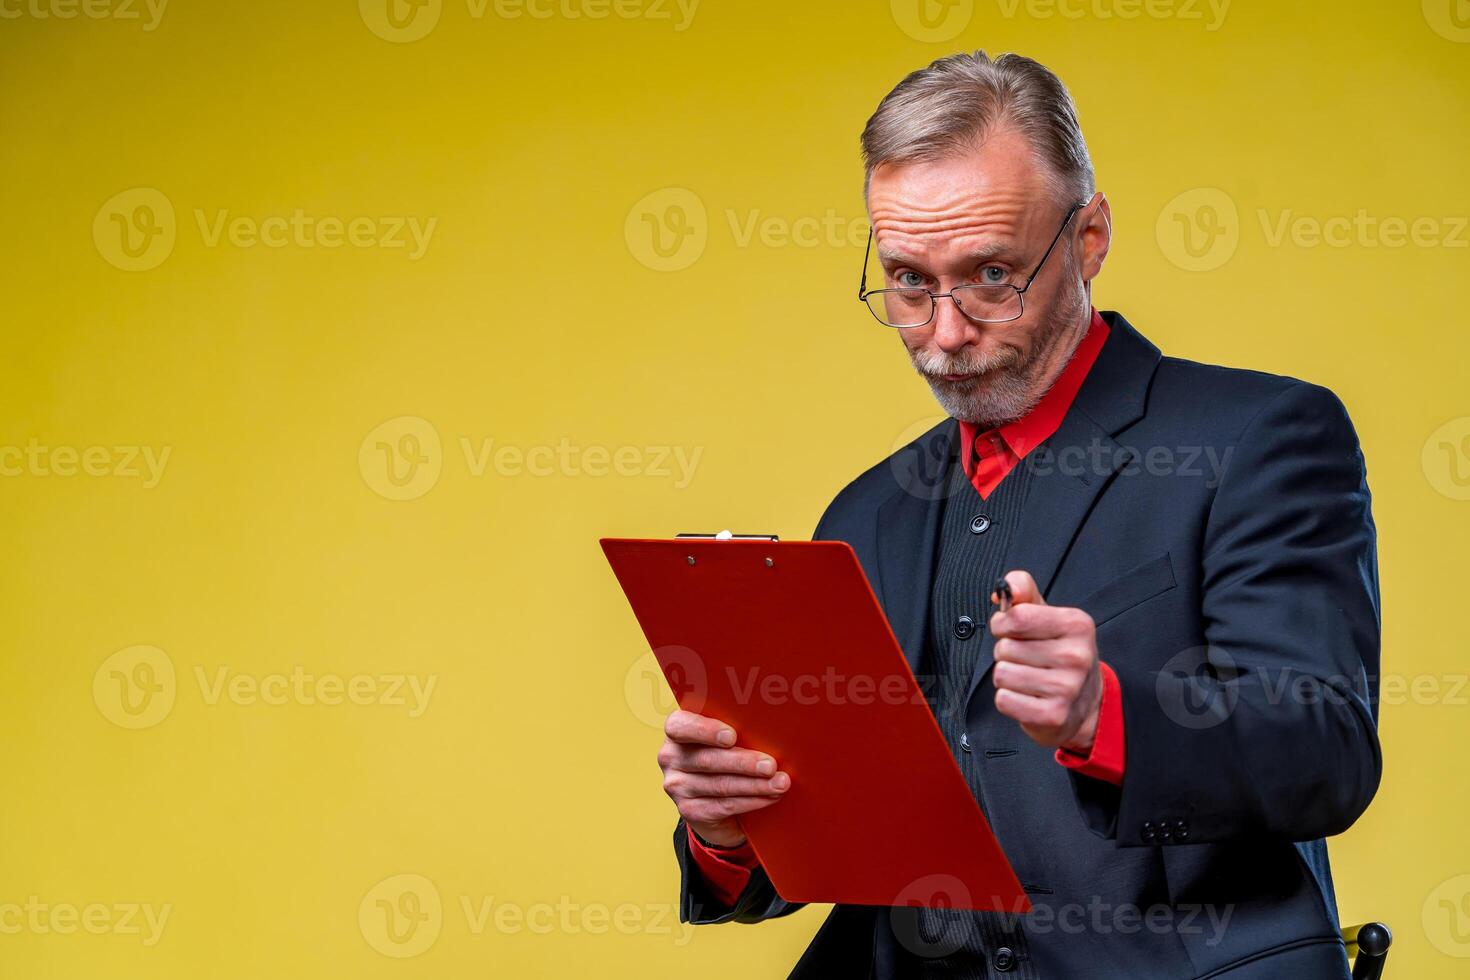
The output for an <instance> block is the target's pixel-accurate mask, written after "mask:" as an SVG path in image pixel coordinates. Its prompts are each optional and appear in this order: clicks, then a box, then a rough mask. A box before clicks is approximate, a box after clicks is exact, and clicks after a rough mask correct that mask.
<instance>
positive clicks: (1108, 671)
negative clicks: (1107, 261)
mask: <svg viewBox="0 0 1470 980" xmlns="http://www.w3.org/2000/svg"><path fill="white" fill-rule="evenodd" d="M1107 339H1108V325H1107V323H1105V322H1104V321H1103V318H1102V317H1101V316H1099V315H1098V312H1097V310H1093V311H1092V321H1091V323H1089V324H1088V328H1087V333H1086V334H1084V335H1083V337H1082V340H1081V342H1079V343H1078V344H1077V349H1076V350H1075V351H1074V352H1073V354H1072V357H1071V359H1070V360H1069V361H1068V362H1067V366H1066V367H1064V368H1063V369H1062V373H1061V374H1060V375H1058V376H1057V380H1056V381H1055V382H1054V383H1053V384H1052V386H1051V388H1050V389H1048V391H1047V393H1046V394H1045V395H1043V396H1042V399H1041V401H1039V402H1038V403H1037V404H1036V406H1035V407H1034V408H1033V409H1032V410H1031V411H1030V412H1028V413H1027V414H1026V416H1025V417H1024V418H1021V419H1018V420H1017V421H1015V422H1011V423H1009V424H1007V425H1002V426H1000V427H999V428H993V429H985V430H984V431H980V430H978V429H977V428H976V426H975V425H974V424H972V423H970V422H963V421H962V422H960V424H959V427H960V451H961V459H962V461H963V465H964V468H965V475H966V476H968V477H969V478H970V482H971V483H972V484H974V486H975V491H976V492H977V493H978V494H980V497H981V499H982V500H983V499H985V498H987V497H989V496H990V494H991V493H992V492H993V491H994V490H995V488H996V487H997V486H998V485H999V484H1000V482H1001V480H1003V479H1005V477H1006V474H1008V473H1010V472H1011V470H1013V469H1015V467H1016V464H1017V463H1019V462H1020V461H1021V460H1023V459H1025V458H1026V455H1027V454H1028V453H1030V452H1031V451H1032V450H1033V449H1035V448H1036V447H1037V446H1039V445H1041V444H1042V443H1043V442H1045V441H1046V440H1047V439H1049V438H1051V436H1052V434H1053V433H1054V432H1056V431H1057V428H1058V427H1060V426H1061V424H1062V419H1063V418H1065V417H1066V415H1067V410H1068V409H1070V408H1071V407H1072V401H1073V399H1074V398H1076V397H1077V391H1078V390H1079V389H1080V388H1081V387H1082V382H1083V380H1085V379H1086V377H1087V372H1088V371H1089V370H1091V368H1092V365H1093V362H1094V361H1096V360H1097V355H1098V352H1099V351H1101V350H1102V346H1103V342H1104V341H1106V340H1107ZM1098 667H1099V673H1101V675H1102V688H1103V690H1102V705H1101V706H1100V708H1099V713H1098V719H1097V732H1096V733H1095V735H1094V736H1093V741H1092V750H1091V752H1089V753H1088V754H1087V755H1081V754H1079V753H1075V752H1071V751H1068V750H1066V749H1058V750H1057V752H1056V756H1055V758H1056V761H1057V762H1058V763H1060V764H1061V765H1063V766H1066V767H1067V768H1068V769H1071V770H1072V771H1074V772H1077V773H1080V774H1082V775H1084V776H1090V777H1092V778H1094V779H1102V780H1105V781H1107V782H1110V783H1113V784H1114V785H1122V783H1123V759H1124V742H1123V703H1122V692H1121V689H1120V688H1119V686H1118V676H1117V675H1116V674H1114V673H1113V670H1112V668H1111V667H1109V666H1108V665H1107V664H1105V663H1100V664H1099V665H1098ZM689 851H690V853H691V855H693V857H694V861H695V863H696V864H697V865H699V870H700V872H701V873H703V875H704V877H705V881H706V882H707V883H708V884H709V887H710V891H711V892H712V893H713V894H714V895H715V897H716V898H718V899H719V900H720V901H721V902H723V903H724V904H725V905H734V904H735V900H736V899H738V898H739V897H740V893H741V892H742V891H744V890H745V885H746V883H747V882H749V881H750V872H751V870H752V869H754V868H755V867H756V866H757V865H758V864H759V863H760V862H759V860H758V859H757V858H756V856H755V850H754V849H753V848H752V847H751V846H750V844H749V842H747V843H744V844H741V845H740V846H739V847H731V848H724V847H718V848H717V847H713V846H710V845H706V844H705V843H704V842H703V841H701V840H700V839H699V837H698V836H697V835H695V834H693V833H691V834H689Z"/></svg>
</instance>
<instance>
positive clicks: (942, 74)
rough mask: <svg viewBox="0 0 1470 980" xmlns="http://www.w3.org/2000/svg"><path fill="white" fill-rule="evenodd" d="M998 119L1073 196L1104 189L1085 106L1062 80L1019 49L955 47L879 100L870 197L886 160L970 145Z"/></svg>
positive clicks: (868, 146)
mask: <svg viewBox="0 0 1470 980" xmlns="http://www.w3.org/2000/svg"><path fill="white" fill-rule="evenodd" d="M998 125H1007V126H1010V127H1012V128H1013V129H1014V130H1015V132H1016V133H1018V134H1019V135H1020V136H1021V137H1022V138H1023V139H1025V140H1026V142H1027V143H1029V144H1030V145H1031V147H1032V148H1033V149H1034V150H1035V152H1036V155H1037V157H1038V159H1039V160H1040V162H1041V164H1042V165H1043V167H1044V168H1045V169H1046V171H1047V178H1048V183H1050V184H1051V185H1052V187H1053V188H1054V189H1055V191H1056V192H1057V193H1058V194H1059V195H1061V196H1063V197H1064V198H1071V199H1072V200H1070V201H1066V202H1065V203H1068V204H1074V203H1079V202H1086V201H1088V200H1090V199H1091V198H1092V195H1093V192H1094V191H1095V190H1096V178H1095V177H1094V175H1093V172H1092V158H1091V157H1090V156H1089V155H1088V153H1087V143H1086V142H1085V141H1084V140H1083V139H1082V127H1081V126H1080V125H1078V123H1077V106H1076V105H1075V104H1074V103H1073V102H1072V96H1071V94H1070V93H1069V92H1068V91H1067V87H1066V86H1065V85H1063V84H1062V80H1061V79H1060V78H1058V77H1057V76H1056V75H1054V74H1053V73H1052V72H1051V70H1050V69H1048V68H1047V67H1046V66H1045V65H1043V64H1041V63H1040V62H1037V61H1033V60H1031V59H1030V58H1027V57H1025V56H1023V55H1019V54H1003V55H1001V56H1000V57H999V58H996V59H995V60H994V61H992V60H991V59H990V57H989V56H988V55H986V53H985V52H984V51H976V52H975V53H974V54H964V53H961V54H952V55H950V56H949V57H947V58H940V59H939V60H937V61H935V62H933V63H932V64H930V65H929V67H927V68H920V69H919V70H918V71H915V72H911V73H910V74H909V75H908V77H907V78H905V79H904V80H903V81H901V82H899V83H898V84H897V85H896V86H894V89H893V91H891V92H889V93H888V94H887V95H886V96H884V97H883V101H882V102H880V103H878V109H877V111H875V112H874V113H873V115H872V117H871V118H870V119H869V120H868V124H867V126H865V127H864V128H863V136H862V144H863V162H864V174H863V198H864V199H865V200H866V199H867V196H868V185H869V183H870V182H871V180H872V178H873V171H874V170H875V169H876V168H877V167H878V166H879V165H880V164H884V163H910V162H915V161H922V160H936V159H941V158H943V157H947V156H951V155H953V154H955V153H959V152H962V151H964V150H965V149H967V148H969V147H971V146H973V145H974V142H975V140H976V139H983V138H984V137H985V135H986V134H987V133H989V132H990V130H991V129H992V128H994V127H996V126H998Z"/></svg>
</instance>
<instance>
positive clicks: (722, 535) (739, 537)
mask: <svg viewBox="0 0 1470 980" xmlns="http://www.w3.org/2000/svg"><path fill="white" fill-rule="evenodd" d="M674 537H676V538H708V539H710V540H712V541H779V540H781V539H780V538H778V537H777V536H776V535H774V534H732V533H731V532H730V531H728V530H726V531H721V532H719V533H718V534H701V533H696V532H692V531H681V532H679V533H678V534H676V535H674Z"/></svg>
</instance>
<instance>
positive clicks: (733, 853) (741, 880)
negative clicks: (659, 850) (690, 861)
mask: <svg viewBox="0 0 1470 980" xmlns="http://www.w3.org/2000/svg"><path fill="white" fill-rule="evenodd" d="M684 833H685V834H686V835H688V837H689V853H690V855H691V856H692V857H693V858H694V863H695V864H697V865H698V866H699V870H700V873H701V874H703V875H704V880H705V882H706V883H707V884H708V885H709V890H710V893H711V894H713V895H714V896H715V898H717V899H719V901H720V902H721V903H722V904H724V905H726V906H733V905H734V904H735V902H736V900H737V899H738V898H740V893H741V892H743V891H745V886H746V884H747V883H749V881H750V872H751V870H752V869H754V868H756V867H758V866H759V865H760V859H759V858H757V857H756V856H755V848H753V847H751V846H750V841H746V842H745V843H743V844H741V845H740V846H739V847H731V848H728V849H727V848H714V847H709V846H706V845H705V843H704V842H703V841H701V840H700V839H699V835H698V834H696V833H695V832H694V831H692V830H690V829H689V825H688V824H685V825H684Z"/></svg>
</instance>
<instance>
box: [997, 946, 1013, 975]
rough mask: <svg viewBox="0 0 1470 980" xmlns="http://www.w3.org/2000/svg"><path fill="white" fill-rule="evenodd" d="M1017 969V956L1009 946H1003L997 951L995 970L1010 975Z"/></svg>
mask: <svg viewBox="0 0 1470 980" xmlns="http://www.w3.org/2000/svg"><path fill="white" fill-rule="evenodd" d="M1015 967H1016V954H1015V953H1014V952H1013V951H1012V950H1011V948H1010V947H1009V946H1002V947H1001V948H1000V949H998V950H996V951H995V968H996V969H997V970H999V971H1000V972H1001V973H1009V972H1011V970H1013V969H1015Z"/></svg>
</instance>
